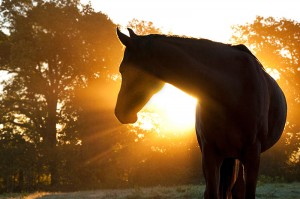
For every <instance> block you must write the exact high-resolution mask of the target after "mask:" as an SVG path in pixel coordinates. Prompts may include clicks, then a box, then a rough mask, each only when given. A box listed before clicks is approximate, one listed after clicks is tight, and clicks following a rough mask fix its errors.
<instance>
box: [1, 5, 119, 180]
mask: <svg viewBox="0 0 300 199" xmlns="http://www.w3.org/2000/svg"><path fill="white" fill-rule="evenodd" d="M0 12H1V15H2V17H3V23H1V28H2V29H6V30H8V31H9V33H8V34H4V33H2V32H1V34H0V50H1V52H0V55H1V59H0V64H1V65H0V69H1V70H4V71H8V72H9V73H11V74H12V76H13V77H12V78H11V79H10V81H6V82H5V83H4V89H3V93H2V95H1V99H2V101H1V103H0V107H1V120H0V123H1V126H2V128H1V129H0V130H1V135H3V136H8V137H14V136H16V135H20V136H21V138H22V139H23V140H24V141H25V142H26V143H28V144H31V145H33V146H34V147H36V150H37V151H36V153H38V155H37V156H36V157H38V156H41V157H46V158H44V164H45V165H44V166H45V167H46V168H48V172H50V176H51V183H52V184H56V183H58V180H59V179H58V172H59V171H58V166H59V165H60V164H61V163H60V160H59V158H60V157H59V155H58V154H57V153H58V152H59V150H58V148H57V146H60V145H72V146H73V147H74V148H76V146H77V145H78V144H79V142H80V140H79V137H78V130H76V121H77V119H78V109H76V108H75V107H74V106H73V103H72V101H73V100H74V95H75V93H74V92H75V90H76V89H78V88H81V87H86V86H87V84H88V82H89V81H90V79H94V78H104V79H105V78H107V76H108V73H113V72H114V70H115V68H116V67H113V66H114V64H115V63H116V61H117V60H118V57H120V53H121V45H120V44H119V42H118V40H117V38H116V37H115V36H114V35H115V28H116V26H115V24H113V23H112V22H111V21H110V20H109V19H108V17H107V16H106V15H104V14H102V13H96V12H94V10H93V9H92V8H91V6H90V5H81V4H80V3H79V1H77V0H51V1H42V0H36V1H34V0H33V1H28V0H21V1H8V0H3V1H2V2H1V6H0ZM3 140H4V141H6V140H7V138H3ZM20 150H21V148H20ZM33 154H34V153H33ZM69 155H70V154H69Z"/></svg>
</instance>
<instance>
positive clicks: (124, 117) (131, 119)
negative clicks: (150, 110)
mask: <svg viewBox="0 0 300 199" xmlns="http://www.w3.org/2000/svg"><path fill="white" fill-rule="evenodd" d="M115 116H116V117H117V119H118V120H119V121H120V122H121V123H122V124H133V123H135V122H136V121H137V119H138V117H137V114H136V113H131V114H128V113H125V112H124V111H121V110H120V109H118V108H117V107H116V109H115Z"/></svg>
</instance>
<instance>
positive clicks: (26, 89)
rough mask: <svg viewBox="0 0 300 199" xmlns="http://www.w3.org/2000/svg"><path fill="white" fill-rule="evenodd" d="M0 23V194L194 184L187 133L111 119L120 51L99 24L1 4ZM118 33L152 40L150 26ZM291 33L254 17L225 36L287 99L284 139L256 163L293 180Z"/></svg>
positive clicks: (96, 16) (295, 128) (196, 167)
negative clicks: (252, 57) (244, 49)
mask: <svg viewBox="0 0 300 199" xmlns="http://www.w3.org/2000/svg"><path fill="white" fill-rule="evenodd" d="M0 15H1V16H0V18H1V23H0V26H1V29H0V30H1V31H0V70H1V74H2V75H4V74H5V76H6V79H3V81H2V83H1V85H2V86H3V89H2V91H1V93H0V192H13V191H34V190H40V189H48V190H82V189H95V188H120V187H130V186H131V187H132V186H136V185H139V186H151V185H157V184H163V185H174V184H197V183H201V182H202V181H203V176H202V172H201V164H200V163H201V153H200V149H199V146H198V144H197V141H196V137H195V135H194V134H193V133H191V134H188V135H186V136H178V135H177V136H170V137H163V136H160V135H159V134H157V133H155V132H150V131H145V130H142V129H139V128H138V127H135V128H133V127H129V126H124V125H120V124H119V123H118V121H117V120H116V119H115V117H114V115H113V108H114V104H113V102H114V100H115V99H116V96H117V92H118V86H119V85H120V77H119V75H118V64H119V63H120V61H121V59H122V53H123V47H122V46H121V44H120V42H119V41H118V39H117V36H116V33H115V31H116V27H117V24H114V23H113V22H112V21H111V20H110V19H109V16H107V15H105V14H103V13H99V12H95V11H94V10H93V8H92V7H91V5H90V4H86V5H83V4H81V3H80V1H78V0H50V1H49V0H48V1H45V0H30V1H29V0H2V2H1V5H0ZM128 26H129V27H131V28H133V29H135V30H136V31H137V33H139V34H149V33H160V30H159V28H157V27H155V26H154V24H152V23H151V22H146V21H138V20H133V21H131V22H130V23H129V24H128ZM299 29H300V24H299V23H298V22H295V21H291V20H287V19H280V20H276V19H274V18H262V17H258V18H256V20H255V21H254V22H253V23H249V24H245V25H240V26H235V28H234V34H233V36H232V43H244V44H246V45H247V46H248V47H249V48H250V49H251V50H252V51H253V52H255V54H256V56H257V57H258V58H259V59H260V60H261V62H262V63H263V65H264V66H265V67H266V70H269V71H271V72H273V73H274V74H277V73H278V74H280V78H279V79H278V80H277V81H278V82H279V84H280V85H281V86H282V88H283V90H284V92H285V93H286V96H287V100H288V106H289V109H288V123H287V125H286V128H285V133H284V135H283V137H282V138H281V139H280V142H279V143H278V144H277V145H276V146H275V147H273V148H272V149H271V150H270V151H268V152H266V153H265V154H264V155H263V158H262V164H261V176H266V178H270V179H275V180H284V181H295V180H299V176H300V175H299V174H300V163H299V155H300V152H299V150H300V149H299V143H300V142H299V136H300V134H299V132H300V131H299V125H300V124H299V114H300V112H299V110H300V109H299V108H300V107H299V104H300V100H299V99H300V96H299V88H298V87H299V85H300V84H299V83H300V79H299V77H300V76H299V73H300V68H299V63H298V62H299V53H300V49H299V46H300V45H299V41H300V37H299V34H300V31H299ZM141 134H142V135H143V136H139V135H141Z"/></svg>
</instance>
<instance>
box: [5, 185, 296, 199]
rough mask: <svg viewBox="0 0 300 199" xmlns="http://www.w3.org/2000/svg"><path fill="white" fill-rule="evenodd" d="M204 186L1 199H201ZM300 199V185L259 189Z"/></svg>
mask: <svg viewBox="0 0 300 199" xmlns="http://www.w3.org/2000/svg"><path fill="white" fill-rule="evenodd" d="M203 191H204V186H196V185H186V186H175V187H161V186H157V187H152V188H139V187H138V188H135V189H124V190H122V189H118V190H113V189H112V190H95V191H81V192H72V193H47V192H37V193H34V194H30V195H23V196H21V195H16V194H10V195H2V196H0V199H4V198H6V199H180V198H183V199H200V198H203ZM273 198H274V199H275V198H282V199H300V183H291V184H286V183H274V184H263V185H259V186H258V188H257V199H273Z"/></svg>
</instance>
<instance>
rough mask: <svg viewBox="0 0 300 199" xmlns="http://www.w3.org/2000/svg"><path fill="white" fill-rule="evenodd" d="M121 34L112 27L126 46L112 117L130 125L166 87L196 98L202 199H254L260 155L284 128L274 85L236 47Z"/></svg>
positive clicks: (281, 100)
mask: <svg viewBox="0 0 300 199" xmlns="http://www.w3.org/2000/svg"><path fill="white" fill-rule="evenodd" d="M128 31H129V36H127V35H125V34H124V33H122V32H121V31H120V30H119V29H117V36H118V38H119V40H120V41H121V43H122V44H123V45H124V46H125V51H124V56H123V60H122V62H121V64H120V68H119V71H120V73H121V76H122V82H121V88H120V91H119V94H118V98H117V103H116V107H115V115H116V117H117V119H118V120H119V121H120V122H121V123H123V124H128V123H134V122H136V121H137V113H138V112H139V111H140V110H141V109H142V108H143V106H144V105H145V104H146V103H147V102H148V101H149V100H150V98H151V97H152V96H153V95H154V94H155V93H157V92H158V91H159V90H160V89H161V88H162V87H163V86H164V84H165V83H170V84H172V85H174V86H175V87H177V88H179V89H181V90H183V91H185V92H187V93H189V94H191V95H192V96H194V97H195V98H197V99H198V103H197V108H196V120H195V128H196V135H197V139H198V143H199V146H200V149H201V151H202V170H203V173H204V178H205V182H206V188H205V192H204V198H205V199H223V198H226V199H230V198H247V199H253V198H255V192H256V184H257V178H258V171H259V163H260V154H261V153H262V152H264V151H266V150H268V149H269V148H270V147H272V146H273V145H274V144H275V143H276V142H277V141H278V140H279V138H280V136H281V134H282V132H283V129H284V126H285V122H286V114H287V104H286V99H285V96H284V93H283V91H282V90H281V89H280V87H279V86H278V84H277V83H276V81H275V80H274V79H273V78H272V77H271V76H270V75H269V74H268V73H266V71H265V70H264V68H263V66H262V64H261V63H260V62H259V60H258V59H257V58H256V57H255V56H254V55H253V54H252V53H251V51H250V50H249V49H248V48H247V47H246V46H244V45H242V44H241V45H236V46H234V45H230V44H224V43H220V42H215V41H211V40H207V39H196V38H186V37H178V36H166V35H160V34H150V35H137V34H136V33H135V32H134V31H133V30H131V29H128Z"/></svg>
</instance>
